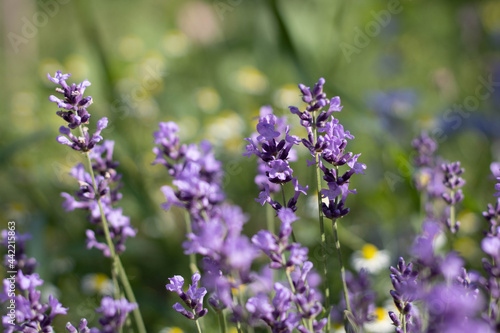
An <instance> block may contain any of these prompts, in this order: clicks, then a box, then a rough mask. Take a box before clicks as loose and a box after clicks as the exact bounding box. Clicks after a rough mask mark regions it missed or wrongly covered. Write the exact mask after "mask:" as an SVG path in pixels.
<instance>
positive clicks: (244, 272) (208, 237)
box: [153, 122, 265, 310]
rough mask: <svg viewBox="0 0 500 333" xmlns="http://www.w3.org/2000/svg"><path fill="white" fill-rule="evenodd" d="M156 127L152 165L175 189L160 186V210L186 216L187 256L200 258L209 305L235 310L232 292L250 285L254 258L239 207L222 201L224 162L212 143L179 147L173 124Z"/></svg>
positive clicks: (185, 244)
mask: <svg viewBox="0 0 500 333" xmlns="http://www.w3.org/2000/svg"><path fill="white" fill-rule="evenodd" d="M159 127H160V128H159V131H157V132H155V134H154V137H155V143H156V144H157V147H155V148H154V149H153V151H154V153H155V154H156V160H155V161H154V162H153V164H162V165H164V166H165V167H166V168H167V171H168V173H169V174H170V175H171V176H172V177H173V179H174V180H173V181H172V185H173V186H163V187H162V191H163V194H164V195H165V197H166V199H167V202H166V203H165V204H163V206H162V207H163V208H164V209H170V207H171V206H172V205H175V206H178V207H182V208H184V209H186V210H187V211H188V212H189V215H190V218H191V225H192V232H190V233H188V234H187V235H186V236H187V241H185V242H184V243H183V247H184V249H185V253H186V254H200V255H202V256H203V257H204V258H203V269H204V271H205V274H204V277H203V279H204V285H205V286H206V287H207V288H208V289H209V290H210V291H211V292H212V291H213V292H214V295H213V296H212V297H211V299H210V300H209V301H210V303H211V304H212V305H214V306H215V307H216V308H218V309H222V308H225V307H233V305H234V304H233V300H232V295H231V290H232V289H233V288H234V289H237V290H238V289H239V287H240V286H241V284H243V283H248V282H249V281H250V269H251V264H252V262H253V259H254V258H255V257H256V256H257V250H256V249H255V247H254V246H253V244H252V243H251V242H250V240H249V239H248V237H247V236H245V235H243V234H242V229H243V225H244V224H245V223H246V221H247V220H248V218H247V216H246V215H245V214H244V213H243V212H242V210H241V208H240V207H237V206H234V205H230V204H227V203H224V199H225V193H224V191H223V189H222V187H223V186H222V179H223V171H222V164H221V162H219V161H218V160H216V159H215V157H214V154H213V151H212V147H211V145H210V143H208V142H207V141H203V142H201V143H200V145H194V144H191V145H185V144H180V140H179V137H178V135H177V132H178V131H179V128H178V126H177V125H176V124H175V123H173V122H168V123H160V126H159ZM264 132H265V131H264ZM233 310H234V308H233Z"/></svg>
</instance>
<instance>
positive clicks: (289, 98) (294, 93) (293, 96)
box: [274, 83, 304, 109]
mask: <svg viewBox="0 0 500 333" xmlns="http://www.w3.org/2000/svg"><path fill="white" fill-rule="evenodd" d="M274 103H275V104H276V105H277V106H278V107H280V108H283V109H288V107H289V106H292V105H293V106H296V107H298V108H302V107H301V106H302V104H304V103H303V102H302V96H301V94H300V91H299V89H298V88H297V85H296V84H292V83H288V84H285V85H284V86H282V87H281V88H279V89H278V90H277V91H276V92H275V93H274Z"/></svg>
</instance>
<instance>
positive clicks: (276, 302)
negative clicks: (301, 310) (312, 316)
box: [245, 283, 300, 333]
mask: <svg viewBox="0 0 500 333" xmlns="http://www.w3.org/2000/svg"><path fill="white" fill-rule="evenodd" d="M274 290H275V292H276V294H275V296H274V298H273V299H272V302H269V299H268V297H267V296H265V295H263V294H259V295H257V296H255V297H251V298H250V299H249V300H248V301H247V303H246V305H245V308H246V310H247V311H248V312H249V313H250V316H251V320H254V321H255V320H258V319H260V320H262V321H264V322H265V323H266V324H267V325H268V326H269V327H270V328H271V330H272V332H273V333H278V332H283V333H291V332H292V331H293V329H294V328H296V327H297V325H298V324H299V321H300V316H299V315H298V314H297V313H296V312H294V311H289V310H291V309H292V306H293V303H292V299H293V293H292V291H291V290H290V289H288V288H287V287H285V286H283V285H282V284H281V283H275V284H274Z"/></svg>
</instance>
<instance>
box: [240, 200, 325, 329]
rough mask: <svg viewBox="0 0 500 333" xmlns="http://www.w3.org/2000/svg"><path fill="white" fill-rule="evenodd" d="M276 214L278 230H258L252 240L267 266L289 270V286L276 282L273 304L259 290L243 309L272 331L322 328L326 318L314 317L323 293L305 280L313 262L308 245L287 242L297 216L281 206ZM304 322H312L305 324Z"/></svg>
mask: <svg viewBox="0 0 500 333" xmlns="http://www.w3.org/2000/svg"><path fill="white" fill-rule="evenodd" d="M278 217H279V219H280V220H281V227H280V232H279V234H278V235H277V236H276V235H274V234H272V233H271V232H269V231H267V230H261V231H259V232H258V233H257V234H256V235H254V236H253V237H252V243H253V244H254V245H255V246H256V247H257V248H259V249H260V250H262V252H264V253H265V254H266V255H267V256H268V257H269V259H270V260H271V264H270V265H269V267H271V268H273V269H284V270H286V271H287V272H292V273H291V280H290V283H291V284H292V285H291V286H290V287H291V290H290V289H288V288H286V287H285V286H283V285H282V284H280V283H276V284H275V291H276V295H275V297H274V298H273V300H272V306H271V304H270V303H269V300H268V297H267V296H266V295H265V294H264V293H258V294H257V296H255V297H252V298H250V299H249V300H248V302H247V304H246V309H247V310H248V311H249V312H250V314H251V320H256V319H261V320H263V321H264V322H265V323H266V324H267V325H268V326H269V327H270V328H271V330H272V331H273V332H291V331H292V330H293V329H294V328H297V330H299V332H304V333H305V332H310V333H312V332H322V330H323V327H324V326H325V325H326V322H327V319H326V318H324V319H322V320H319V321H318V320H317V319H316V317H317V316H318V315H319V314H321V313H322V311H323V305H322V304H321V300H322V296H321V294H320V293H319V292H318V291H317V290H316V289H315V288H314V286H313V283H311V282H309V281H308V276H309V274H310V273H311V270H312V269H313V264H312V263H311V262H310V261H307V259H308V257H307V254H308V249H307V248H306V247H302V246H301V245H300V243H289V238H290V235H291V232H292V227H291V224H292V223H293V222H294V221H296V220H297V217H296V216H295V213H294V212H293V210H292V209H290V208H281V209H280V210H279V211H278ZM287 255H288V258H287ZM300 321H302V324H299V322H300ZM304 323H311V325H312V326H309V327H307V326H305V324H304Z"/></svg>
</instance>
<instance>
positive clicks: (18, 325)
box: [0, 230, 68, 333]
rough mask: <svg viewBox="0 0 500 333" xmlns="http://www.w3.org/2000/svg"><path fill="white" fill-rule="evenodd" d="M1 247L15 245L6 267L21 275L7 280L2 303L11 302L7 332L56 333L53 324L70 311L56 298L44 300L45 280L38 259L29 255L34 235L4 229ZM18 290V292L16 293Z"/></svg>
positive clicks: (4, 320) (6, 258)
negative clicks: (41, 276) (38, 266)
mask: <svg viewBox="0 0 500 333" xmlns="http://www.w3.org/2000/svg"><path fill="white" fill-rule="evenodd" d="M1 237H2V238H1V244H2V245H3V246H5V247H6V248H7V247H8V245H9V244H15V246H16V251H15V254H13V257H11V256H9V255H8V254H7V255H5V256H4V264H5V267H9V271H12V272H17V273H16V274H10V275H8V277H6V278H5V279H3V289H2V292H0V302H1V303H4V302H8V306H7V310H8V313H7V314H6V315H4V316H2V325H3V327H4V332H6V333H12V332H53V328H52V323H53V321H54V319H55V317H56V316H58V315H66V313H67V311H68V308H65V307H63V306H62V304H61V303H60V302H59V301H58V300H57V299H56V298H55V297H54V296H52V295H49V296H48V302H44V301H42V298H41V296H42V295H41V292H40V291H39V290H38V289H37V288H38V287H40V286H42V285H43V283H44V281H43V280H42V279H41V278H40V275H38V273H35V268H36V266H37V262H36V259H34V258H29V257H28V256H27V254H26V241H27V240H29V239H30V238H31V236H30V235H28V234H26V235H23V234H19V233H18V232H17V231H15V230H2V234H1ZM16 291H18V292H16Z"/></svg>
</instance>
